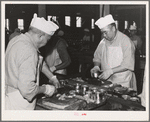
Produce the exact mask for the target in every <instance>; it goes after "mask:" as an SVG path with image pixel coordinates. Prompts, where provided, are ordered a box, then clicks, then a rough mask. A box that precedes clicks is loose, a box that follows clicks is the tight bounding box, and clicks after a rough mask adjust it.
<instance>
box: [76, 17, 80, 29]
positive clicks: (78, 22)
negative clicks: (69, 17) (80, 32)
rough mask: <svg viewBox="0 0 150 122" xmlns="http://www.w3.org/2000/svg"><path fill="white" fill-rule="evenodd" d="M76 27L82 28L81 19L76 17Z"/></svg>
mask: <svg viewBox="0 0 150 122" xmlns="http://www.w3.org/2000/svg"><path fill="white" fill-rule="evenodd" d="M76 27H81V17H76Z"/></svg>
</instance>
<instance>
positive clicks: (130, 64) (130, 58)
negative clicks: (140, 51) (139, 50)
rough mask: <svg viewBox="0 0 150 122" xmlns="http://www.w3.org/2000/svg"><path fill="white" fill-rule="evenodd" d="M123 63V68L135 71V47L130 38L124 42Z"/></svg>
mask: <svg viewBox="0 0 150 122" xmlns="http://www.w3.org/2000/svg"><path fill="white" fill-rule="evenodd" d="M122 52H123V61H122V63H121V66H123V67H124V68H126V69H129V70H131V71H133V70H134V64H135V47H134V44H133V43H132V42H131V40H130V39H129V38H125V39H124V40H122Z"/></svg>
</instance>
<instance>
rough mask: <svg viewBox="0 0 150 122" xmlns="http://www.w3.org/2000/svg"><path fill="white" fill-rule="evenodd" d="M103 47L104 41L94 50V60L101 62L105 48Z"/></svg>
mask: <svg viewBox="0 0 150 122" xmlns="http://www.w3.org/2000/svg"><path fill="white" fill-rule="evenodd" d="M102 47H103V42H100V43H99V45H98V46H97V48H96V50H95V52H94V58H93V62H98V63H101V57H102V56H101V55H102V49H103V48H102Z"/></svg>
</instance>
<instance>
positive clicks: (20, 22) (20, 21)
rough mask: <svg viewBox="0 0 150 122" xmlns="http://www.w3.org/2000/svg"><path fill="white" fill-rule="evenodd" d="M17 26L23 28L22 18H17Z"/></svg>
mask: <svg viewBox="0 0 150 122" xmlns="http://www.w3.org/2000/svg"><path fill="white" fill-rule="evenodd" d="M18 28H19V29H20V30H24V21H23V19H18Z"/></svg>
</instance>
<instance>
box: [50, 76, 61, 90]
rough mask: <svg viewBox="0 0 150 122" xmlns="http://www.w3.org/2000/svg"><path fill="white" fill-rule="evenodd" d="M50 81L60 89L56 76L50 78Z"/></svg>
mask: <svg viewBox="0 0 150 122" xmlns="http://www.w3.org/2000/svg"><path fill="white" fill-rule="evenodd" d="M50 80H51V81H53V84H54V86H55V87H56V88H60V83H59V81H58V79H57V78H56V76H52V77H51V79H50Z"/></svg>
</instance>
